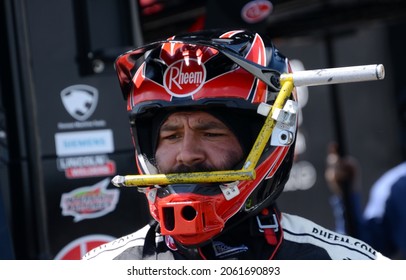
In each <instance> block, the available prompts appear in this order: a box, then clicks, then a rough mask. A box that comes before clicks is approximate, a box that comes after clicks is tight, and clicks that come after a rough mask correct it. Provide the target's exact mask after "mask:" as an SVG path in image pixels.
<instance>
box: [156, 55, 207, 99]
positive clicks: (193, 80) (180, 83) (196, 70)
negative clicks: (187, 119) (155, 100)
mask: <svg viewBox="0 0 406 280" xmlns="http://www.w3.org/2000/svg"><path fill="white" fill-rule="evenodd" d="M205 80H206V68H205V67H204V64H202V63H201V62H199V61H198V60H197V59H194V58H188V57H186V58H185V59H180V60H178V61H175V62H174V63H172V64H171V65H170V66H169V67H168V68H167V69H166V70H165V73H164V87H165V90H166V91H167V92H168V93H169V94H170V95H172V96H176V97H187V96H191V95H193V94H194V93H196V92H197V91H198V90H200V89H201V88H202V86H203V85H204V82H205Z"/></svg>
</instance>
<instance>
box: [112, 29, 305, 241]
mask: <svg viewBox="0 0 406 280" xmlns="http://www.w3.org/2000/svg"><path fill="white" fill-rule="evenodd" d="M140 60H141V61H140ZM115 67H116V71H117V74H118V78H119V82H120V86H121V89H122V92H123V94H124V98H125V99H126V100H127V110H128V112H129V114H130V123H131V127H132V133H133V135H132V136H133V141H134V145H135V153H136V154H135V157H136V162H137V167H138V173H139V174H141V175H142V174H156V173H157V168H156V167H155V166H154V154H155V148H156V144H157V137H158V131H159V128H160V125H161V124H162V123H163V121H164V120H165V119H166V118H167V117H168V115H169V114H170V113H171V112H175V111H179V110H204V111H206V112H209V113H211V114H213V115H214V116H215V117H217V118H219V119H220V120H222V121H224V123H225V124H226V125H228V126H229V127H230V128H231V130H232V131H233V132H234V133H235V134H236V136H237V138H238V139H239V141H240V143H241V146H242V147H243V150H244V151H245V153H246V155H248V153H249V152H250V150H251V149H252V146H253V144H254V142H255V140H256V138H257V136H258V134H259V133H260V130H261V128H262V127H263V125H264V122H265V118H266V117H265V116H263V115H261V114H259V113H258V112H257V110H258V106H259V105H260V104H263V103H266V104H269V105H272V104H273V102H274V101H275V98H276V96H277V95H278V93H279V90H280V85H279V75H280V74H281V73H286V72H290V69H289V63H288V60H287V58H286V57H284V56H283V55H282V54H281V53H279V51H278V50H277V49H276V48H275V47H274V45H273V44H272V43H271V41H270V40H269V39H266V38H265V37H261V36H260V35H259V34H257V33H253V32H250V31H247V30H233V31H220V30H207V31H199V32H196V33H188V34H185V35H178V36H174V37H171V38H169V39H167V40H164V41H160V42H154V43H151V44H149V45H146V46H143V47H141V48H138V49H135V50H132V51H129V52H127V53H125V54H123V55H121V56H120V57H118V58H117V60H116V64H115ZM264 74H267V77H269V79H264V78H263V77H264V76H266V75H264ZM268 74H269V75H268ZM291 99H292V100H291V101H292V102H295V101H296V100H295V99H296V97H295V95H294V94H293V95H292V97H291ZM295 120H296V118H295ZM285 126H286V125H285ZM296 129H297V127H296V122H295V123H294V124H293V125H292V126H290V127H289V128H286V127H284V126H283V125H282V126H281V127H280V128H278V129H277V130H274V132H273V134H272V137H271V139H270V140H269V143H267V145H266V147H265V149H264V151H263V152H262V154H261V155H260V159H259V161H258V164H257V166H256V167H255V173H256V178H255V179H253V180H241V181H236V182H228V183H227V184H225V183H221V182H218V183H196V184H173V185H165V186H158V185H154V186H146V187H145V188H142V190H143V191H144V192H145V194H146V196H147V198H148V202H149V207H150V212H151V215H152V217H153V218H154V219H155V220H157V221H158V222H159V223H160V226H161V233H162V234H163V235H170V236H172V238H174V239H175V240H176V241H177V242H179V243H181V244H182V245H185V246H199V245H201V244H204V243H205V242H207V241H208V240H210V239H212V238H213V237H215V236H217V235H219V234H221V233H222V232H224V231H225V229H227V228H228V227H232V226H233V225H235V224H237V223H239V222H240V221H242V220H244V219H245V218H246V217H249V216H252V215H255V214H257V213H258V212H259V211H260V210H262V209H263V208H264V207H267V206H269V205H270V204H272V203H274V201H275V199H276V198H277V197H278V196H279V194H280V193H281V192H282V190H283V187H284V185H285V182H286V181H287V179H288V176H289V172H290V169H291V166H292V162H293V153H294V143H295V134H296ZM285 130H289V134H290V136H291V137H290V138H289V139H290V140H289V141H285V140H284V141H278V139H281V136H280V135H279V134H283V133H285ZM284 135H286V133H285V134H284ZM275 139H276V140H275ZM284 139H285V138H284ZM243 163H244V162H241V164H243ZM235 168H236V169H238V168H241V165H239V166H236V167H235ZM225 189H226V190H232V191H233V192H235V194H234V195H228V194H226V192H225V191H224V190H225Z"/></svg>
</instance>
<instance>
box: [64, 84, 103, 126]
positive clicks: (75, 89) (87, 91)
mask: <svg viewBox="0 0 406 280" xmlns="http://www.w3.org/2000/svg"><path fill="white" fill-rule="evenodd" d="M98 97H99V93H98V90H97V89H96V88H94V87H92V86H88V85H73V86H70V87H67V88H65V89H63V90H62V91H61V99H62V103H63V106H65V109H66V111H68V113H69V114H70V115H71V116H72V117H73V118H74V119H76V120H78V121H85V120H87V119H88V118H89V117H90V116H91V115H92V114H93V112H94V110H95V109H96V106H97V101H98Z"/></svg>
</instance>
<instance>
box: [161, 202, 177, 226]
mask: <svg viewBox="0 0 406 280" xmlns="http://www.w3.org/2000/svg"><path fill="white" fill-rule="evenodd" d="M163 214H164V223H165V228H166V229H167V230H168V231H172V230H174V228H175V211H174V209H173V207H164V208H163Z"/></svg>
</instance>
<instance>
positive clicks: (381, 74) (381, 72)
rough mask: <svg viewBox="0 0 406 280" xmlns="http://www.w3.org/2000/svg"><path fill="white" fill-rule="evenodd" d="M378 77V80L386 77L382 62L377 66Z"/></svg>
mask: <svg viewBox="0 0 406 280" xmlns="http://www.w3.org/2000/svg"><path fill="white" fill-rule="evenodd" d="M376 77H377V79H378V80H383V79H384V78H385V67H384V66H383V65H382V64H378V65H377V66H376Z"/></svg>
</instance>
